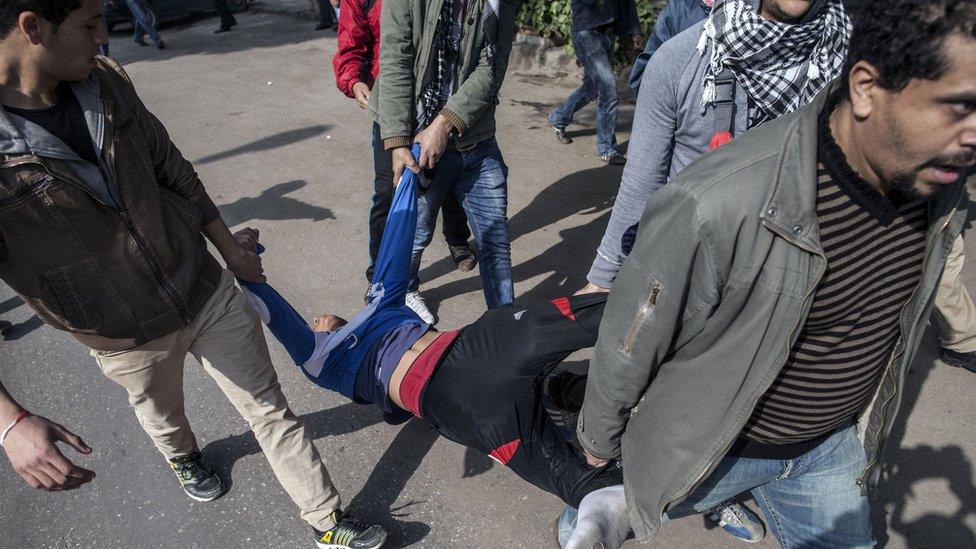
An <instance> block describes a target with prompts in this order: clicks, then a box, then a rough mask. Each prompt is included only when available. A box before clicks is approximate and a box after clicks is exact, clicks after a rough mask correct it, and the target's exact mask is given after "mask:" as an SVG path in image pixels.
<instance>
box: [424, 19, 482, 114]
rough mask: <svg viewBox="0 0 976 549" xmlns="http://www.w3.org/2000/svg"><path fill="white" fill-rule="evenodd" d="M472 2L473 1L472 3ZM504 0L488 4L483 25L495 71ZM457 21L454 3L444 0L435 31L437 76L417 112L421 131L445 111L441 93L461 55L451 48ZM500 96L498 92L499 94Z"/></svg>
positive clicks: (435, 74)
mask: <svg viewBox="0 0 976 549" xmlns="http://www.w3.org/2000/svg"><path fill="white" fill-rule="evenodd" d="M469 1H471V0H469ZM499 2H500V0H484V7H483V8H482V10H483V11H482V21H483V25H484V32H483V35H484V44H483V46H482V47H483V48H485V50H486V54H487V57H488V63H489V64H490V65H491V66H492V68H494V66H495V57H496V52H497V48H498V6H499ZM453 21H454V0H444V3H443V4H442V5H441V11H440V13H438V15H437V26H436V28H435V30H434V55H435V56H436V58H435V62H436V65H435V67H434V75H433V77H432V78H431V79H430V81H429V82H427V85H426V86H424V90H423V92H422V93H421V94H420V99H419V100H418V108H417V122H418V127H419V128H426V127H427V126H428V125H429V124H430V123H431V122H432V121H433V120H434V117H436V116H437V114H438V113H439V112H440V110H441V100H442V98H441V90H442V89H443V86H444V82H445V81H446V80H447V79H448V78H449V76H448V74H447V71H448V70H449V67H451V66H453V61H454V58H455V57H456V56H458V55H460V52H457V51H454V50H453V47H452V45H451V25H452V24H453ZM496 93H497V90H496Z"/></svg>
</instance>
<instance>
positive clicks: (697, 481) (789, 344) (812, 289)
mask: <svg viewBox="0 0 976 549" xmlns="http://www.w3.org/2000/svg"><path fill="white" fill-rule="evenodd" d="M763 224H764V225H766V226H767V227H769V229H770V230H772V231H773V232H775V233H776V234H779V235H780V236H781V237H782V238H784V239H785V240H786V241H787V242H791V241H790V239H789V238H788V237H786V236H785V235H783V234H781V233H779V232H778V231H776V229H775V228H774V227H773V226H771V225H768V224H766V222H765V221H763ZM813 253H814V254H816V255H817V256H819V257H820V258H821V259H823V267H821V268H820V272H819V273H818V274H817V280H816V282H815V283H814V284H813V285H812V286H811V287H810V288H809V289H808V290H807V292H806V295H804V296H803V302H802V306H801V307H800V310H801V311H804V310H806V304H807V301H808V300H809V299H810V297H811V296H813V293H814V292H815V291H816V289H817V286H819V285H820V279H821V278H822V277H823V275H824V272H825V271H826V265H827V257H826V256H825V255H824V254H823V253H821V252H818V251H813ZM802 320H803V313H802V312H801V313H800V316H799V318H797V319H796V322H795V323H794V325H793V330H791V331H790V337H789V341H787V343H786V359H785V360H784V361H783V364H781V365H780V369H782V368H783V365H784V364H786V360H789V355H790V348H791V347H792V346H793V337H794V336H795V335H796V331H797V330H798V329H799V328H800V323H801V321H802ZM775 381H776V376H773V377H772V379H771V380H770V381H769V383H767V384H766V386H765V387H764V388H763V390H762V391H761V392H760V393H759V396H757V397H756V398H754V399H753V400H752V402H750V403H749V414H748V415H747V416H746V421H748V420H749V417H750V416H752V412H753V411H754V410H755V408H756V404H757V403H758V402H759V399H760V398H762V396H763V395H764V394H766V391H768V390H769V387H770V386H772V384H773V383H774V382H775ZM741 430H742V429H741V427H740V428H739V431H740V432H741ZM734 443H735V439H734V438H733V439H732V440H731V441H729V443H728V444H726V445H725V448H723V449H722V451H721V452H719V453H718V454H717V455H716V456H713V457H712V458H711V459H710V460H709V462H708V466H707V467H705V469H704V470H703V471H702V472H701V473H700V474H699V475H698V476H697V477H695V481H694V482H692V483H691V486H689V487H688V489H687V490H685V491H684V492H682V493H681V494H679V495H677V496H674V497H672V498H671V499H670V500H668V501H666V502H665V503H664V507H662V508H661V510H660V511H659V512H658V516H659V517H663V516H664V511H665V510H666V509H667V508H668V505H671V503H673V502H675V501H677V500H679V499H681V498H684V497H687V496H688V494H690V493H691V492H692V491H694V489H695V488H697V487H698V485H699V484H701V482H702V481H703V480H704V479H705V477H706V476H707V475H708V473H709V471H711V470H712V467H714V465H715V463H716V461H718V459H719V458H718V457H717V456H723V457H724V456H725V453H726V452H728V451H729V448H731V447H732V444H734Z"/></svg>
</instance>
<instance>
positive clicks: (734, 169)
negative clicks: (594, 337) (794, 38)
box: [578, 0, 976, 547]
mask: <svg viewBox="0 0 976 549" xmlns="http://www.w3.org/2000/svg"><path fill="white" fill-rule="evenodd" d="M866 10H867V11H866V13H865V14H864V16H863V17H861V18H860V19H859V22H858V23H857V25H856V26H855V30H854V37H853V39H852V43H851V47H850V52H849V54H848V58H847V63H846V65H845V70H844V72H843V73H842V77H841V79H840V82H839V83H837V84H835V85H833V86H832V87H831V88H829V89H828V90H825V91H824V92H822V93H821V94H820V96H818V97H817V99H816V100H815V101H814V102H813V103H811V104H810V105H808V106H807V107H804V108H802V109H800V110H798V111H797V112H795V113H792V114H789V115H786V116H784V117H782V118H780V119H777V120H775V121H772V122H770V123H768V124H766V125H764V126H762V127H760V128H758V129H756V130H754V131H751V132H749V133H747V134H745V135H743V136H740V137H739V138H737V139H736V140H735V141H733V142H732V143H730V144H729V145H726V146H724V147H722V148H720V149H718V150H716V151H713V152H712V153H709V154H708V155H705V156H704V157H702V158H701V159H699V160H698V161H696V162H695V163H693V164H692V165H690V166H689V167H688V168H686V169H685V170H684V171H682V173H681V174H679V175H678V177H677V178H676V179H675V181H674V182H673V183H672V184H669V185H667V186H666V187H665V188H664V189H662V191H661V192H660V193H658V194H656V195H655V196H654V198H653V199H652V200H651V201H650V202H649V203H648V205H647V209H646V211H645V213H644V216H643V218H642V220H641V224H640V232H639V234H638V236H637V241H636V244H635V246H634V249H633V252H632V253H631V255H630V256H629V258H628V260H627V262H625V264H624V266H623V269H622V270H621V271H620V275H619V276H618V278H617V281H616V284H615V286H614V291H613V292H612V293H611V295H610V298H609V302H608V305H607V310H606V313H605V315H604V318H603V323H602V325H601V329H600V337H599V341H598V343H597V346H596V350H595V353H594V357H593V360H592V362H591V368H590V377H589V380H588V385H587V387H586V399H585V403H584V406H583V410H582V414H581V418H580V422H579V425H578V431H579V440H580V443H581V444H582V446H583V448H584V449H585V451H586V452H587V454H588V458H589V461H590V462H591V464H594V465H598V464H601V463H603V462H604V461H605V460H607V459H611V458H614V457H617V456H621V455H622V458H623V465H624V485H625V490H626V496H627V501H628V507H629V509H630V516H631V522H632V526H633V528H634V531H635V533H636V535H637V537H638V539H640V540H647V539H649V538H650V537H651V536H653V535H654V533H655V532H656V531H657V529H658V528H659V527H660V525H661V522H662V520H664V519H667V518H675V517H677V516H681V515H684V514H687V513H691V512H695V511H699V512H700V511H701V510H702V509H707V508H708V507H710V506H712V505H715V503H717V502H719V501H722V500H724V499H726V498H728V497H731V496H733V495H735V494H738V493H740V492H742V491H746V490H751V491H752V494H753V495H754V497H755V498H756V500H757V502H758V503H759V505H760V506H761V507H762V508H763V511H764V512H765V514H766V516H767V517H772V518H773V519H775V520H770V521H769V523H770V526H771V528H772V530H773V533H774V534H775V535H776V537H777V539H778V540H779V541H780V543H781V544H782V545H784V546H787V547H793V546H796V547H799V546H824V547H869V546H872V544H873V542H872V539H871V526H870V521H869V509H868V503H867V498H866V497H864V496H865V495H866V492H867V489H868V487H869V486H871V485H872V484H873V483H874V482H875V481H876V479H877V477H878V475H879V470H880V467H879V464H880V461H881V456H882V453H883V450H884V446H885V439H886V437H887V435H888V433H889V432H890V430H891V425H892V422H893V419H894V418H895V416H896V415H897V412H898V408H899V402H900V392H901V388H902V386H903V384H904V379H905V375H906V371H907V369H908V367H909V365H910V364H911V361H912V359H913V358H914V356H915V353H916V351H917V350H918V347H919V341H920V339H921V337H922V333H923V331H924V328H925V325H926V321H927V319H928V314H929V311H930V310H931V305H932V301H933V296H934V295H935V290H936V287H937V285H938V282H939V278H940V276H941V273H942V270H943V266H944V263H945V260H946V257H947V255H948V253H949V250H950V247H951V246H952V243H953V241H954V239H955V238H956V236H957V235H958V234H959V233H960V231H961V228H962V226H963V223H964V221H965V217H966V204H965V202H964V198H965V194H964V183H965V180H966V178H967V177H971V174H972V172H971V170H972V167H973V165H974V164H976V65H974V64H973V63H972V62H971V60H972V59H973V58H974V57H976V33H974V31H973V29H976V4H974V3H973V2H953V1H951V0H935V1H924V2H923V1H922V0H893V1H889V2H875V3H873V4H870V5H869V6H868V7H867V8H866ZM857 423H861V424H862V426H861V430H862V431H863V432H864V435H863V437H859V436H858V425H857Z"/></svg>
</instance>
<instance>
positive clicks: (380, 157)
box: [332, 0, 478, 282]
mask: <svg viewBox="0 0 976 549" xmlns="http://www.w3.org/2000/svg"><path fill="white" fill-rule="evenodd" d="M381 10H382V0H346V2H345V7H344V8H343V9H342V10H340V11H339V37H338V42H339V45H338V49H337V50H336V54H335V56H334V57H333V58H332V69H333V72H334V73H335V79H336V87H338V88H339V91H341V92H342V93H344V94H346V95H347V96H348V97H350V98H353V99H355V100H356V102H357V103H358V104H359V106H360V107H361V108H364V109H365V108H366V106H367V104H368V103H369V96H370V93H371V92H372V89H373V85H374V84H375V82H376V75H377V74H378V72H379V63H378V62H377V60H378V59H379V56H380V13H381ZM373 170H374V174H375V175H374V177H373V205H372V207H371V208H370V211H369V265H368V266H367V268H366V280H367V281H368V282H372V279H373V268H374V265H375V263H376V255H377V253H379V249H380V240H381V239H382V236H383V228H384V227H385V226H386V217H387V214H388V213H389V212H390V205H391V204H392V203H393V154H392V153H391V152H390V151H388V150H385V149H384V148H383V140H382V139H381V138H380V128H379V125H378V124H376V123H375V122H374V123H373ZM441 211H442V212H443V214H444V223H443V226H442V229H443V232H444V239H445V240H447V246H448V249H449V250H450V253H451V259H452V260H453V261H454V265H455V266H456V267H457V268H458V270H460V271H464V272H467V271H470V270H471V269H473V268H474V267H475V265H476V264H477V261H478V258H477V255H475V252H474V250H473V249H471V246H470V245H469V244H468V239H469V238H471V231H470V229H469V228H468V218H467V216H466V215H465V214H464V209H463V208H462V207H461V203H460V202H458V199H457V197H456V196H455V195H454V194H453V193H448V194H447V196H445V197H444V203H443V205H442V207H441Z"/></svg>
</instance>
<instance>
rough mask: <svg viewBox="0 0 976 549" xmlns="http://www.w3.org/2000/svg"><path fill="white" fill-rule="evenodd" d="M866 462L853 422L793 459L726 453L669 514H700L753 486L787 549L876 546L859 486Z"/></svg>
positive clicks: (756, 496) (754, 493)
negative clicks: (752, 456) (734, 455)
mask: <svg viewBox="0 0 976 549" xmlns="http://www.w3.org/2000/svg"><path fill="white" fill-rule="evenodd" d="M865 462H866V459H865V455H864V448H863V446H861V442H860V440H859V439H858V436H857V427H855V426H851V427H848V428H845V429H841V430H839V431H837V432H836V433H834V434H833V435H831V436H829V437H828V438H827V439H825V440H824V441H823V442H822V443H820V445H818V446H817V447H816V448H814V449H812V450H810V451H809V452H807V453H805V454H803V455H801V456H800V457H798V458H795V459H788V460H781V459H753V458H741V457H733V456H727V457H725V459H723V460H722V461H721V463H719V466H718V468H717V469H716V470H715V471H714V472H713V473H712V474H711V475H710V476H709V477H708V478H707V479H706V480H705V482H703V483H702V484H701V486H699V487H698V488H697V489H696V490H695V491H694V492H693V493H692V494H691V496H689V497H688V499H686V500H685V501H684V502H682V503H680V504H678V505H676V506H674V507H672V508H671V509H670V510H668V512H667V518H678V517H681V516H685V515H689V514H693V513H700V512H702V511H705V510H707V509H710V508H712V507H715V506H716V505H718V504H719V503H721V502H722V501H724V500H726V499H728V498H730V497H733V496H735V495H736V494H739V493H741V492H745V491H747V490H751V491H752V495H753V497H754V498H756V501H757V502H758V503H759V506H760V507H761V508H762V510H763V513H764V514H765V515H766V520H767V521H768V522H769V526H770V528H771V529H772V531H773V534H774V535H775V536H776V539H777V540H778V541H779V543H780V545H781V546H782V547H783V548H784V549H792V548H801V547H802V548H811V547H845V548H849V547H858V548H860V547H865V548H868V547H874V541H873V540H872V538H871V520H870V511H869V508H868V499H867V498H866V497H863V496H861V491H860V488H858V486H857V484H856V482H857V479H858V477H860V475H861V473H862V472H863V471H864V467H865V465H866V463H865Z"/></svg>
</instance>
